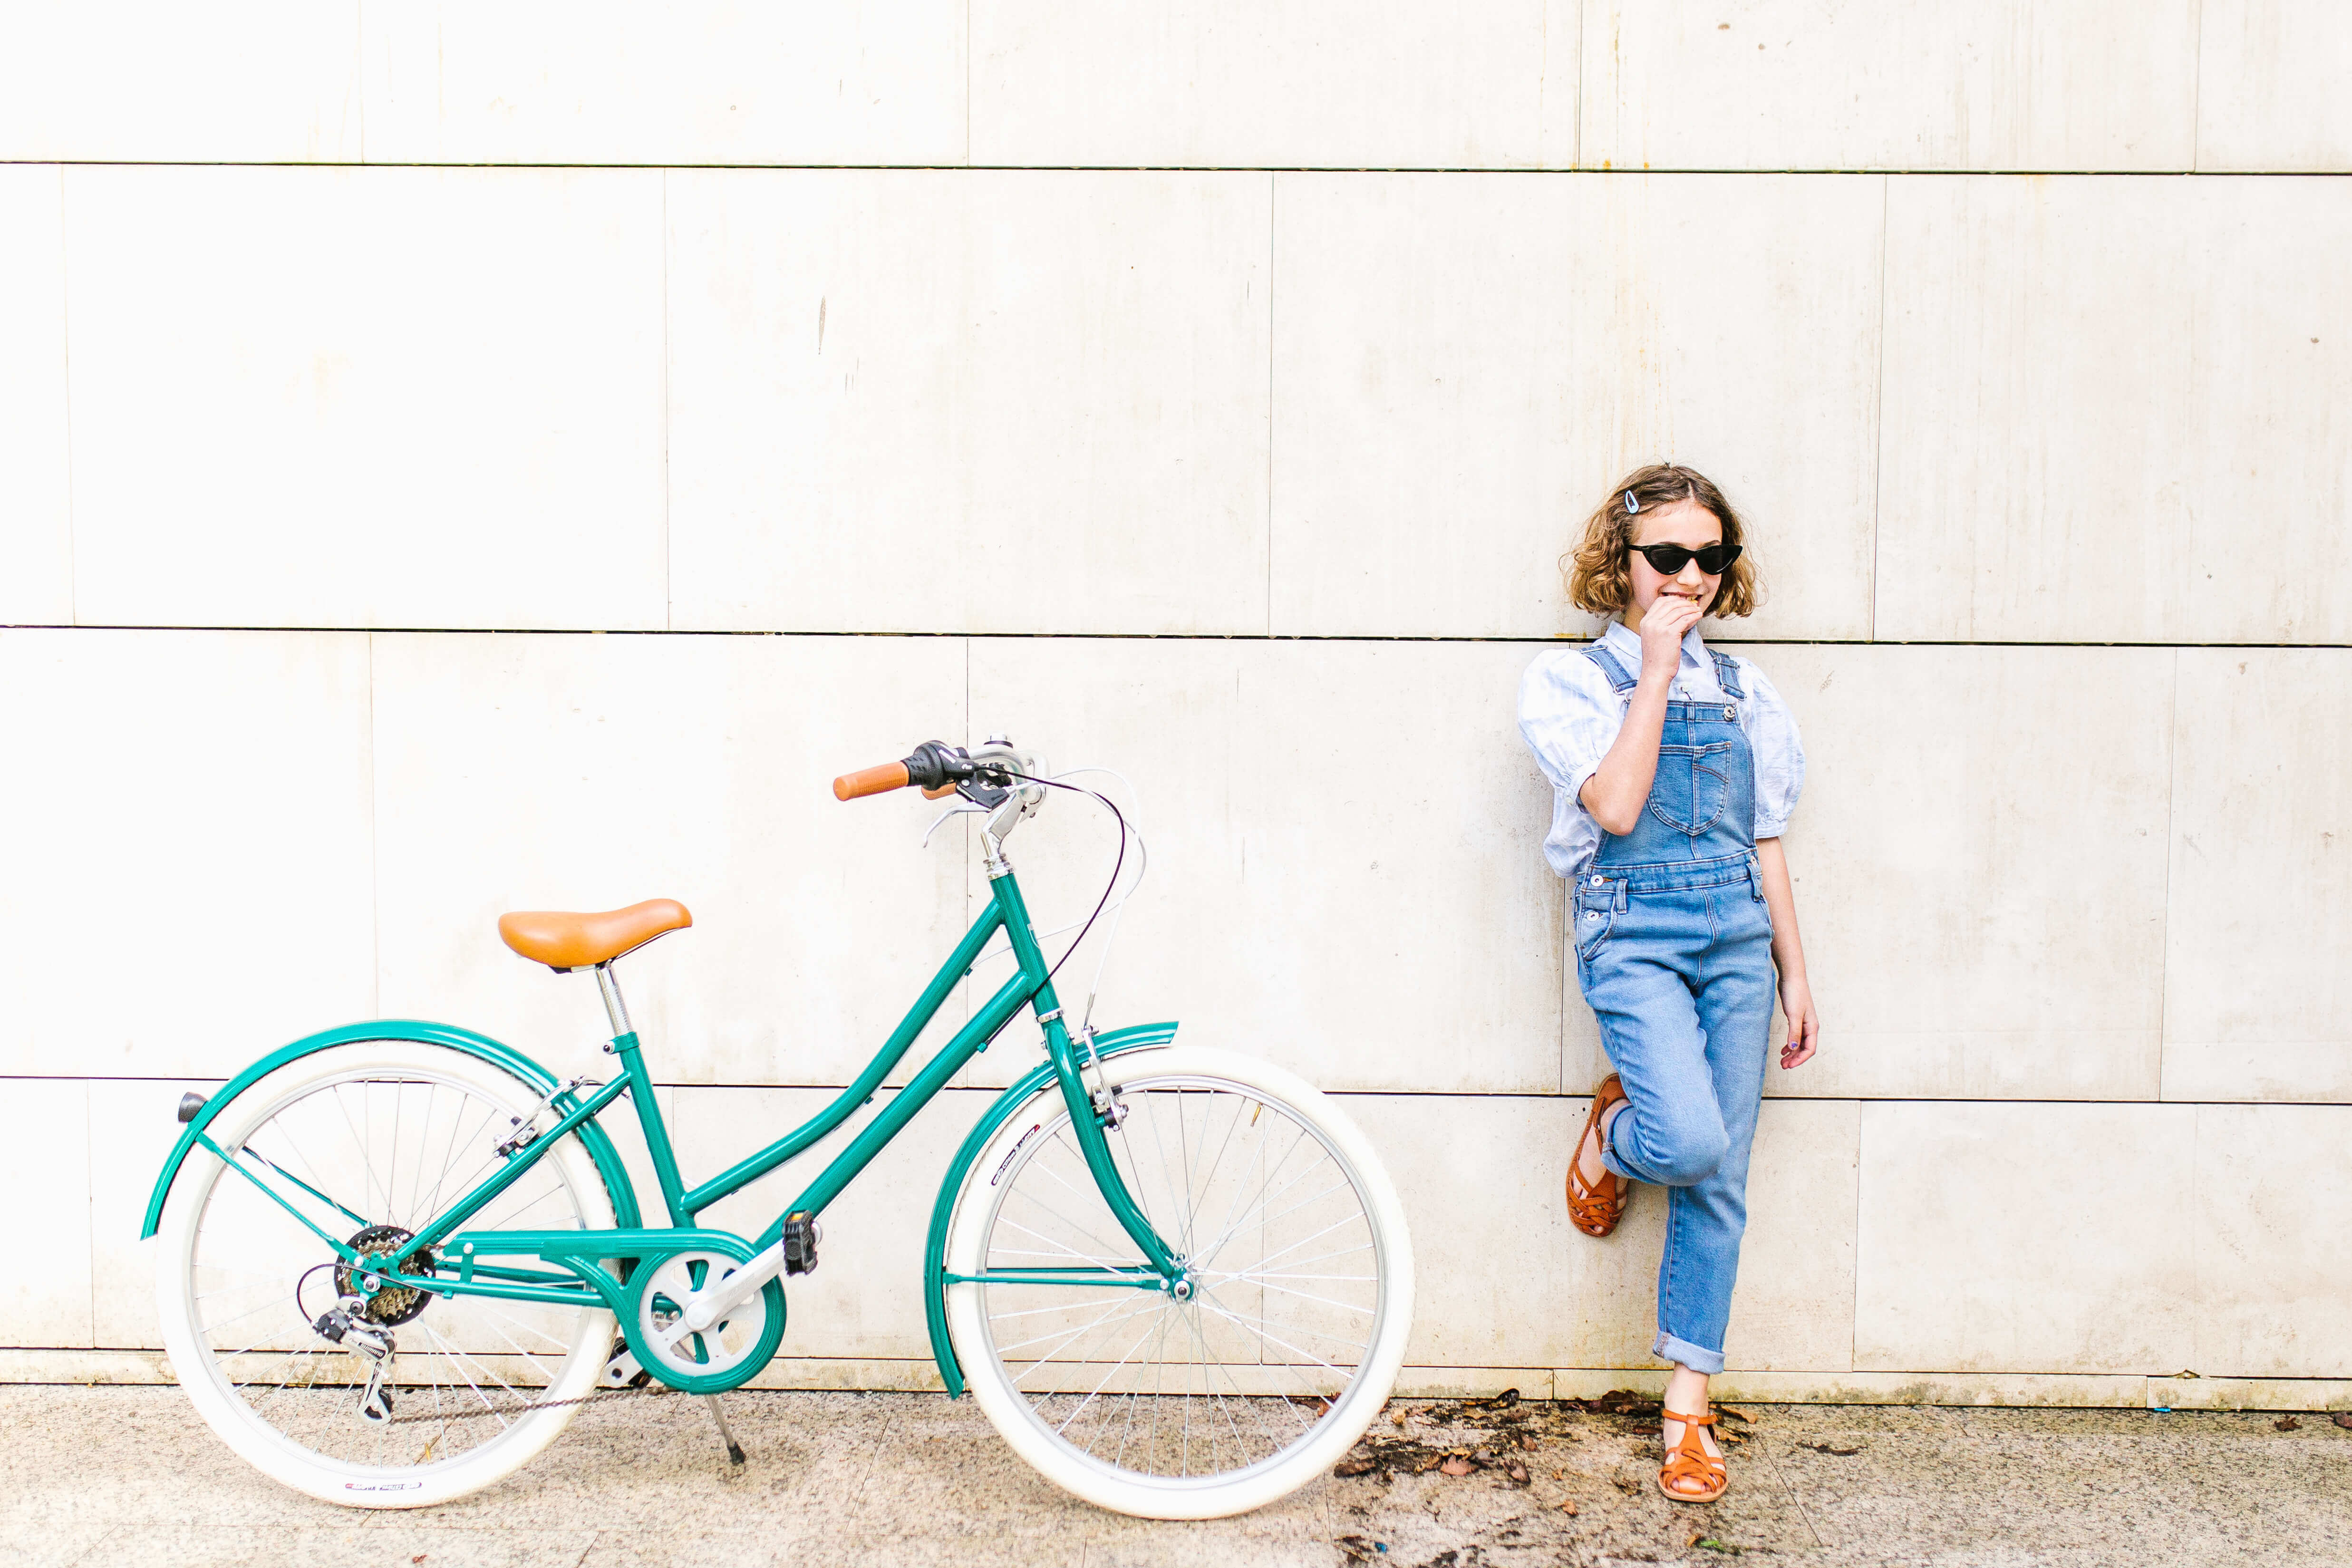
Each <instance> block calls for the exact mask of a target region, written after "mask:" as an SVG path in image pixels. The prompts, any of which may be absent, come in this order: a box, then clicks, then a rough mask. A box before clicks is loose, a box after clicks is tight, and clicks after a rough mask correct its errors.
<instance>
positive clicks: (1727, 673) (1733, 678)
mask: <svg viewBox="0 0 2352 1568" xmlns="http://www.w3.org/2000/svg"><path fill="white" fill-rule="evenodd" d="M1706 652H1707V657H1708V658H1712V659H1714V660H1715V679H1717V680H1718V681H1720V682H1721V683H1722V685H1723V692H1724V695H1725V696H1727V697H1728V698H1730V699H1731V700H1733V701H1734V702H1738V701H1743V700H1746V698H1747V696H1748V693H1746V692H1745V691H1742V690H1740V689H1739V673H1738V669H1737V668H1735V665H1734V662H1733V659H1732V657H1731V656H1730V655H1729V654H1727V653H1717V652H1716V651H1715V649H1713V648H1709V649H1707V650H1706Z"/></svg>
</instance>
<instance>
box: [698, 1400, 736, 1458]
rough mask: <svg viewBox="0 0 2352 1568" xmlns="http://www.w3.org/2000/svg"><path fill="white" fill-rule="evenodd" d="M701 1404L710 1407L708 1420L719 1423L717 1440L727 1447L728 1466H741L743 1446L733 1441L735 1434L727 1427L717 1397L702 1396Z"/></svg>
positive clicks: (724, 1415)
mask: <svg viewBox="0 0 2352 1568" xmlns="http://www.w3.org/2000/svg"><path fill="white" fill-rule="evenodd" d="M702 1403H703V1404H705V1405H709V1406H710V1418H711V1419H712V1420H713V1421H716V1422H718V1423H719V1440H720V1441H721V1442H723V1443H725V1444H726V1445H727V1462H728V1463H729V1464H730V1465H740V1464H741V1463H742V1462H743V1445H742V1444H740V1443H738V1442H737V1441H735V1434H734V1432H733V1430H732V1429H731V1428H730V1427H729V1426H728V1425H727V1410H726V1407H725V1406H724V1405H720V1404H719V1395H717V1394H704V1395H703V1396H702Z"/></svg>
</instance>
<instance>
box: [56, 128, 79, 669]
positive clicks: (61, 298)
mask: <svg viewBox="0 0 2352 1568" xmlns="http://www.w3.org/2000/svg"><path fill="white" fill-rule="evenodd" d="M66 218H67V213H66V171H65V165H64V164H62V163H60V164H58V353H59V355H60V357H61V358H62V360H63V362H64V365H63V368H64V370H65V377H66V379H65V394H66V407H65V421H66V619H67V621H68V622H69V623H70V624H72V625H74V626H79V625H80V624H81V579H80V576H79V572H78V568H79V564H80V563H79V551H78V550H77V549H76V544H77V541H76V540H75V538H74V531H75V520H74V440H73V428H74V426H73V409H74V396H73V243H72V240H71V239H70V238H69V237H68V233H67V229H66Z"/></svg>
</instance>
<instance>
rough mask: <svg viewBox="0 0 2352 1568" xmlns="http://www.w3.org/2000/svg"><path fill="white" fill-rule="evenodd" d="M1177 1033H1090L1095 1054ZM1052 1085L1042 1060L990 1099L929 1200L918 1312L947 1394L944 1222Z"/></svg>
mask: <svg viewBox="0 0 2352 1568" xmlns="http://www.w3.org/2000/svg"><path fill="white" fill-rule="evenodd" d="M1175 1037H1176V1026H1175V1025H1173V1024H1138V1025H1135V1026H1133V1027H1131V1028H1126V1029H1113V1030H1111V1031H1110V1032H1109V1033H1108V1034H1104V1035H1097V1036H1096V1037H1095V1054H1096V1055H1097V1056H1098V1057H1108V1056H1116V1055H1118V1053H1119V1052H1121V1051H1132V1050H1139V1049H1141V1048H1143V1047H1147V1046H1164V1045H1166V1044H1167V1043H1168V1042H1169V1041H1171V1040H1172V1039H1174V1038H1175ZM1053 1086H1054V1064H1053V1063H1052V1062H1050V1061H1049V1062H1042V1063H1040V1064H1038V1066H1037V1067H1036V1068H1034V1069H1032V1070H1031V1072H1030V1073H1029V1075H1028V1076H1027V1077H1026V1078H1024V1079H1021V1081H1020V1082H1018V1083H1016V1084H1014V1085H1013V1087H1012V1088H1011V1089H1006V1090H1005V1091H1004V1092H1003V1094H1000V1095H998V1096H997V1097H996V1099H995V1100H992V1101H991V1102H990V1104H989V1107H988V1114H987V1115H985V1116H983V1117H982V1118H981V1119H980V1121H979V1124H978V1125H977V1126H975V1127H973V1128H972V1130H971V1136H969V1137H967V1138H966V1139H965V1140H964V1141H963V1147H962V1148H961V1149H958V1150H957V1151H956V1156H955V1158H954V1159H953V1160H950V1162H948V1173H947V1176H946V1178H945V1179H944V1180H942V1181H941V1182H940V1199H939V1202H937V1203H936V1204H933V1205H931V1234H930V1237H929V1239H928V1240H926V1241H925V1242H924V1244H923V1317H924V1320H925V1321H926V1322H927V1323H928V1324H929V1328H930V1331H931V1358H932V1359H933V1360H934V1361H936V1362H938V1363H940V1381H941V1382H942V1383H945V1384H947V1385H948V1397H949V1398H950V1399H961V1398H962V1397H963V1367H962V1366H961V1364H960V1363H958V1362H957V1360H956V1353H955V1346H954V1345H952V1344H950V1342H949V1341H948V1299H947V1282H946V1279H945V1278H944V1276H945V1275H946V1273H947V1256H948V1222H949V1221H950V1219H953V1218H954V1217H955V1206H956V1194H959V1193H961V1192H962V1191H963V1182H964V1174H965V1173H966V1172H968V1171H970V1170H971V1163H972V1162H973V1161H974V1160H977V1159H979V1158H980V1152H981V1151H982V1149H985V1148H987V1147H988V1141H989V1140H990V1139H992V1138H993V1137H995V1136H996V1130H997V1129H998V1128H1000V1127H1002V1126H1003V1125H1004V1124H1005V1122H1006V1121H1010V1120H1011V1119H1012V1116H1013V1112H1014V1111H1016V1110H1020V1109H1021V1108H1022V1107H1023V1106H1024V1105H1026V1104H1028V1103H1029V1101H1030V1100H1031V1098H1032V1097H1033V1096H1034V1095H1036V1094H1037V1093H1038V1092H1039V1091H1040V1090H1042V1089H1051V1088H1052V1087H1053Z"/></svg>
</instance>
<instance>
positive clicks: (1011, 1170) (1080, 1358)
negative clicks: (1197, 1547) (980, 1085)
mask: <svg viewBox="0 0 2352 1568" xmlns="http://www.w3.org/2000/svg"><path fill="white" fill-rule="evenodd" d="M1103 1072H1104V1075H1105V1077H1106V1079H1107V1080H1108V1084H1109V1086H1110V1088H1111V1089H1112V1090H1113V1091H1114V1094H1115V1097H1116V1100H1117V1102H1118V1106H1119V1108H1120V1110H1121V1120H1120V1121H1118V1125H1117V1126H1116V1127H1114V1128H1112V1129H1111V1130H1109V1131H1108V1132H1107V1133H1106V1137H1107V1139H1108V1142H1109V1144H1110V1149H1111V1157H1112V1160H1113V1161H1114V1163H1116V1164H1117V1165H1118V1171H1119V1173H1120V1175H1121V1176H1122V1177H1123V1178H1124V1179H1125V1181H1126V1183H1127V1187H1128V1191H1129V1194H1130V1195H1131V1196H1132V1197H1133V1198H1134V1199H1135V1202H1136V1204H1137V1205H1138V1206H1139V1208H1140V1209H1141V1210H1142V1211H1143V1213H1144V1215H1145V1216H1146V1217H1147V1218H1149V1219H1150V1222H1151V1224H1152V1226H1153V1227H1154V1228H1155V1229H1156V1230H1158V1232H1159V1234H1160V1237H1162V1238H1164V1239H1166V1240H1167V1241H1168V1242H1169V1243H1170V1244H1171V1247H1173V1249H1174V1250H1175V1251H1176V1252H1177V1253H1178V1254H1179V1256H1180V1257H1181V1258H1182V1260H1183V1263H1184V1273H1183V1276H1182V1278H1181V1287H1182V1288H1181V1289H1171V1288H1167V1287H1165V1286H1162V1287H1160V1288H1153V1289H1139V1288H1136V1287H1134V1286H1129V1285H1122V1284H1115V1283H1114V1284H1106V1283H1104V1282H1102V1275H1103V1274H1104V1273H1105V1272H1106V1271H1118V1270H1133V1269H1136V1268H1139V1267H1140V1266H1141V1264H1142V1260H1141V1258H1139V1256H1138V1252H1137V1248H1136V1247H1135V1246H1134V1244H1133V1243H1132V1242H1131V1241H1129V1238H1128V1237H1127V1235H1126V1233H1125V1232H1124V1231H1123V1230H1122V1229H1121V1228H1120V1226H1119V1224H1118V1220H1117V1219H1116V1218H1115V1217H1114V1216H1113V1215H1112V1214H1111V1211H1110V1208H1109V1205H1108V1204H1107V1203H1106V1202H1105V1201H1104V1199H1103V1197H1102V1194H1101V1193H1100V1192H1099V1190H1098V1189H1097V1187H1096V1185H1095V1183H1094V1180H1093V1177H1092V1176H1091V1175H1090V1174H1089V1173H1088V1171H1087V1164H1086V1162H1085V1159H1084V1157H1083V1156H1082V1155H1081V1154H1080V1152H1079V1150H1078V1144H1077V1139H1076V1133H1075V1130H1074V1129H1073V1127H1072V1125H1071V1122H1070V1117H1069V1111H1068V1108H1067V1107H1066V1104H1065V1103H1064V1101H1063V1100H1062V1097H1061V1094H1060V1092H1059V1091H1058V1090H1057V1089H1052V1088H1048V1089H1046V1090H1045V1091H1044V1092H1043V1093H1041V1094H1039V1095H1037V1096H1035V1097H1034V1098H1033V1099H1032V1100H1030V1101H1029V1102H1028V1103H1027V1104H1025V1105H1024V1106H1023V1107H1021V1109H1020V1110H1018V1111H1017V1112H1016V1113H1015V1114H1014V1115H1013V1117H1011V1118H1010V1119H1009V1120H1008V1121H1006V1122H1005V1124H1004V1126H1003V1129H1002V1130H1001V1131H999V1132H998V1133H997V1135H996V1136H995V1138H993V1139H992V1141H991V1142H990V1145H989V1147H988V1148H987V1149H986V1150H984V1151H983V1152H982V1154H981V1156H980V1157H979V1158H978V1159H977V1160H976V1161H975V1162H974V1163H973V1164H972V1166H971V1173H970V1174H969V1176H968V1177H967V1178H966V1182H965V1185H964V1189H963V1191H962V1193H961V1194H960V1196H959V1198H958V1200H957V1205H956V1212H955V1217H954V1219H953V1220H952V1222H951V1224H950V1230H949V1235H948V1247H947V1268H948V1273H949V1275H950V1279H957V1278H958V1277H963V1278H964V1279H965V1282H957V1283H950V1285H949V1286H948V1288H947V1312H948V1327H949V1331H950V1334H951V1335H952V1336H953V1338H954V1342H955V1349H956V1353H957V1356H958V1357H959V1359H961V1362H962V1363H963V1367H964V1370H965V1373H966V1374H967V1376H968V1377H969V1379H970V1381H971V1390H972V1394H973V1396H974V1397H975V1398H976V1399H977V1400H978V1401H979V1403H980V1406H981V1409H982V1411H983V1412H985V1413H986V1414H987V1416H988V1418H989V1420H990V1422H991V1423H992V1424H993V1425H994V1426H995V1427H996V1429H997V1431H998V1432H999V1433H1000V1434H1002V1435H1003V1437H1004V1440H1005V1441H1006V1442H1008V1443H1010V1444H1011V1445H1012V1446H1013V1449H1014V1450H1015V1451H1016V1452H1018V1453H1019V1454H1020V1455H1021V1457H1022V1458H1025V1459H1027V1460H1028V1461H1029V1462H1030V1463H1031V1464H1033V1465H1034V1466H1035V1467H1036V1468H1038V1469H1039V1470H1041V1471H1043V1472H1044V1473H1045V1476H1046V1477H1047V1478H1048V1479H1051V1480H1053V1481H1054V1482H1055V1483H1056V1484H1057V1485H1059V1486H1061V1487H1063V1488H1064V1489H1066V1490H1068V1491H1070V1492H1073V1493H1075V1494H1076V1495H1077V1496H1079V1497H1082V1498H1084V1499H1086V1500H1087V1501H1089V1502H1092V1503H1095V1504H1097V1505H1098V1506H1100V1507H1103V1508H1108V1509H1114V1510H1118V1511H1119V1512H1121V1513H1130V1514H1139V1515H1141V1516H1143V1517H1146V1518H1152V1519H1216V1518H1222V1517H1223V1516H1225V1515H1228V1514H1235V1513H1242V1512H1245V1511H1246V1510H1250V1509H1254V1508H1260V1507H1263V1506H1264V1505H1265V1504H1266V1503H1269V1502H1272V1501H1274V1500H1276V1499H1277V1498H1281V1497H1284V1496H1286V1495H1287V1494H1289V1493H1290V1492H1293V1491H1295V1490H1297V1489H1298V1488H1299V1487H1301V1486H1303V1485H1305V1484H1306V1483H1307V1482H1308V1481H1309V1480H1312V1479H1315V1478H1316V1477H1317V1476H1318V1475H1320V1474H1321V1473H1323V1471H1325V1470H1326V1469H1328V1468H1330V1466H1331V1465H1332V1464H1334V1463H1335V1462H1337V1460H1338V1459H1339V1457H1340V1456H1341V1455H1342V1454H1344V1453H1345V1452H1347V1450H1348V1448H1349V1446H1350V1445H1351V1444H1353V1443H1354V1442H1355V1440H1356V1439H1357V1438H1358V1437H1359V1436H1362V1434H1363V1431H1364V1428H1365V1426H1367V1425H1369V1424H1370V1421H1371V1418H1372V1416H1373V1415H1375V1414H1376V1413H1377V1412H1378V1411H1379V1410H1380V1407H1381V1404H1382V1403H1383V1402H1384V1401H1385V1400H1386V1399H1387V1398H1388V1394H1389V1390H1390V1388H1391V1386H1392V1385H1393V1384H1394V1383H1395V1381H1396V1374H1397V1369H1398V1367H1399V1366H1400V1365H1402V1363H1403V1360H1404V1345H1405V1337H1406V1334H1407V1333H1408V1332H1409V1331H1410V1330H1411V1328H1412V1243H1411V1241H1410V1240H1409V1238H1408V1237H1407V1236H1406V1234H1405V1223H1404V1213H1403V1210H1402V1207H1401V1205H1399V1204H1398V1202H1397V1198H1396V1194H1395V1191H1394V1190H1393V1189H1392V1188H1391V1186H1390V1185H1389V1180H1388V1176H1387V1174H1386V1173H1384V1172H1383V1171H1382V1170H1381V1164H1380V1161H1379V1159H1378V1158H1377V1157H1376V1156H1375V1155H1374V1154H1373V1152H1372V1151H1371V1146H1370V1144H1369V1143H1368V1142H1365V1140H1364V1137H1363V1134H1362V1133H1360V1132H1359V1131H1356V1128H1355V1126H1354V1125H1353V1124H1352V1123H1351V1122H1349V1121H1348V1119H1347V1118H1346V1116H1345V1115H1343V1114H1342V1113H1341V1112H1340V1110H1339V1107H1338V1106H1337V1105H1336V1104H1335V1103H1334V1102H1333V1101H1331V1100H1328V1098H1326V1097H1325V1096H1324V1095H1323V1094H1321V1093H1320V1092H1319V1091H1318V1090H1316V1089H1313V1088H1310V1087H1309V1086H1308V1085H1307V1084H1306V1083H1304V1082H1302V1081H1301V1080H1300V1079H1297V1078H1296V1077H1294V1076H1293V1075H1292V1074H1290V1073H1287V1072H1285V1071H1283V1070H1282V1069H1281V1068H1276V1067H1272V1066H1270V1065H1268V1064H1267V1063H1265V1062H1262V1061H1257V1060H1255V1059H1253V1058H1247V1057H1241V1056H1235V1055H1232V1054H1230V1053H1227V1052H1223V1051H1216V1050H1206V1049H1199V1048H1195V1047H1184V1046H1178V1047H1171V1048H1169V1049H1165V1050H1148V1051H1136V1052H1130V1053H1127V1054H1123V1055H1120V1056H1117V1057H1113V1058H1110V1059H1109V1060H1108V1061H1107V1062H1105V1063H1104V1064H1103ZM1016 1270H1017V1271H1021V1275H1022V1278H1021V1279H1019V1280H1017V1281H1016V1280H1008V1281H1007V1282H1004V1283H983V1282H971V1280H970V1277H975V1276H977V1277H985V1276H986V1275H988V1274H991V1273H1010V1272H1012V1271H1016ZM1056 1271H1067V1272H1074V1273H1076V1274H1080V1275H1084V1274H1089V1273H1090V1274H1092V1275H1093V1276H1094V1278H1093V1279H1092V1280H1091V1281H1088V1282H1080V1283H1071V1284H1061V1283H1055V1282H1050V1279H1041V1278H1040V1277H1041V1276H1046V1277H1050V1275H1051V1274H1053V1273H1054V1272H1056Z"/></svg>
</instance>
